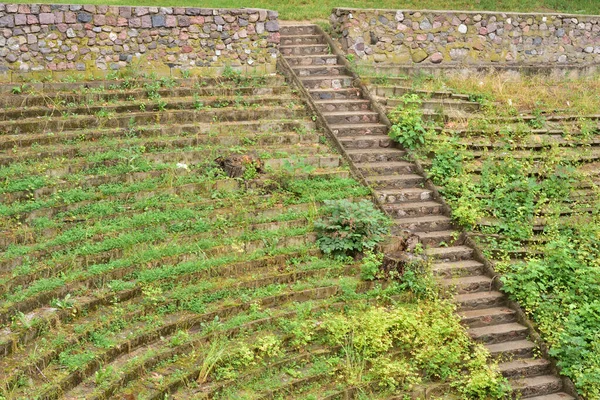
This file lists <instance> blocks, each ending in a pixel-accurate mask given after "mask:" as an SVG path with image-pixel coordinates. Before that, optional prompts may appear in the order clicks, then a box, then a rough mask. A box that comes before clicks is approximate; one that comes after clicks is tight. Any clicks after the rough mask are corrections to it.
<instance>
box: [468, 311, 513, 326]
mask: <svg viewBox="0 0 600 400" xmlns="http://www.w3.org/2000/svg"><path fill="white" fill-rule="evenodd" d="M515 321H516V317H515V314H514V313H506V314H498V315H489V316H482V317H472V318H464V317H463V318H462V319H461V322H462V323H463V324H465V325H466V326H468V327H469V328H480V327H483V326H489V325H497V324H507V323H509V322H515Z"/></svg>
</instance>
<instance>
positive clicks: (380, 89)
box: [367, 77, 469, 101]
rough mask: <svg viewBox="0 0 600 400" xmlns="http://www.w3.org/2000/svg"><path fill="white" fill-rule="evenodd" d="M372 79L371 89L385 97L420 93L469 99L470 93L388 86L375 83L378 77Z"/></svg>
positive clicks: (375, 93)
mask: <svg viewBox="0 0 600 400" xmlns="http://www.w3.org/2000/svg"><path fill="white" fill-rule="evenodd" d="M367 79H369V80H370V81H371V83H370V84H369V85H368V86H369V91H370V92H371V93H373V94H374V95H376V96H379V97H382V98H385V97H388V98H389V97H401V96H403V95H405V94H410V93H414V94H418V95H420V96H422V97H423V98H432V99H457V100H465V101H468V100H469V95H468V94H460V93H453V92H448V91H442V90H435V91H428V90H419V89H414V88H413V87H411V86H388V85H385V84H376V83H373V81H374V80H376V79H377V78H368V77H367ZM381 80H384V81H385V80H386V78H382V79H381Z"/></svg>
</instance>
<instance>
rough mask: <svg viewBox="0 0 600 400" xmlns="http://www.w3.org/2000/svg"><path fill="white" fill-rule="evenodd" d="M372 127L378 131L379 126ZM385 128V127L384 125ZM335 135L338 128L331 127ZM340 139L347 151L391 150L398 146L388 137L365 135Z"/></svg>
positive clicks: (358, 128)
mask: <svg viewBox="0 0 600 400" xmlns="http://www.w3.org/2000/svg"><path fill="white" fill-rule="evenodd" d="M370 126H371V127H374V128H375V129H377V125H375V124H372V125H370ZM383 126H385V125H383ZM331 128H332V130H333V133H334V134H335V133H336V131H337V128H334V127H331ZM354 129H356V130H357V131H359V130H361V129H363V130H364V129H370V128H360V127H355V128H354ZM338 139H339V141H340V143H341V144H342V146H344V148H346V149H378V148H390V147H394V146H396V143H395V142H394V141H393V140H392V139H390V137H389V136H387V135H363V136H339V135H338Z"/></svg>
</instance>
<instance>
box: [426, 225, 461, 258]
mask: <svg viewBox="0 0 600 400" xmlns="http://www.w3.org/2000/svg"><path fill="white" fill-rule="evenodd" d="M439 217H443V218H444V219H447V220H450V218H449V217H446V216H439ZM457 251H458V252H460V251H465V252H471V251H473V249H472V248H470V247H468V246H449V247H429V248H427V249H425V254H427V255H428V256H438V255H444V254H448V253H454V252H457Z"/></svg>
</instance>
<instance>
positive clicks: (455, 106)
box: [387, 100, 479, 112]
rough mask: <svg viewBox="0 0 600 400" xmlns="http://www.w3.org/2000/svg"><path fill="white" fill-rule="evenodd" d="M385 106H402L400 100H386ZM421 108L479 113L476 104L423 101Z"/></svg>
mask: <svg viewBox="0 0 600 400" xmlns="http://www.w3.org/2000/svg"><path fill="white" fill-rule="evenodd" d="M387 105H388V106H390V107H392V108H396V107H398V106H400V105H404V103H403V102H401V101H400V100H388V101H387ZM421 107H422V108H423V109H424V110H429V111H437V110H444V111H448V110H456V111H464V112H477V111H479V104H476V103H467V102H465V103H444V102H432V101H424V102H423V104H422V105H421Z"/></svg>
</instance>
